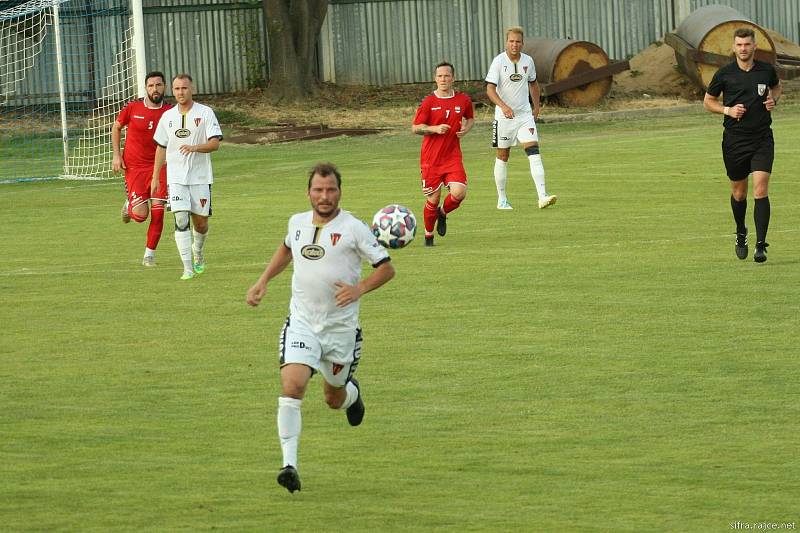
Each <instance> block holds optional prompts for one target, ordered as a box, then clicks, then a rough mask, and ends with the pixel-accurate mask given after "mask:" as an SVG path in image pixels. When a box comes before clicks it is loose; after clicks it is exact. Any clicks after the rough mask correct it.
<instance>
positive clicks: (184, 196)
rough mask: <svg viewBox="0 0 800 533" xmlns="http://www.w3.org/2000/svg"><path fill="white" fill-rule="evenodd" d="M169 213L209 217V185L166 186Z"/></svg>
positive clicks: (175, 184) (172, 184)
mask: <svg viewBox="0 0 800 533" xmlns="http://www.w3.org/2000/svg"><path fill="white" fill-rule="evenodd" d="M167 188H168V190H169V205H170V211H172V212H173V213H175V212H177V211H190V212H192V213H194V214H195V215H201V216H204V217H210V216H211V185H208V184H203V185H182V184H180V183H169V184H167Z"/></svg>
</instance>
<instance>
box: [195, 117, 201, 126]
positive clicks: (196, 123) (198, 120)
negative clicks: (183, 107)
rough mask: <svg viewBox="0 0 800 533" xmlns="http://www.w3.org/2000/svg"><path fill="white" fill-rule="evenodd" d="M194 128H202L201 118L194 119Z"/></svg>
mask: <svg viewBox="0 0 800 533" xmlns="http://www.w3.org/2000/svg"><path fill="white" fill-rule="evenodd" d="M194 126H195V127H198V126H200V119H199V118H196V119H194Z"/></svg>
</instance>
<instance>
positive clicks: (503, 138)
mask: <svg viewBox="0 0 800 533" xmlns="http://www.w3.org/2000/svg"><path fill="white" fill-rule="evenodd" d="M500 140H501V141H510V140H511V139H509V138H508V137H506V136H502V137H500Z"/></svg>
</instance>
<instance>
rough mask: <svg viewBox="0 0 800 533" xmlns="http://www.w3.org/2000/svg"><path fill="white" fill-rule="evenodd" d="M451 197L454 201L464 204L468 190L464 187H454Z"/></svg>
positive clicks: (451, 190)
mask: <svg viewBox="0 0 800 533" xmlns="http://www.w3.org/2000/svg"><path fill="white" fill-rule="evenodd" d="M450 196H452V197H453V199H454V200H456V201H458V202H463V201H464V198H466V197H467V189H464V188H463V187H453V188H452V189H450Z"/></svg>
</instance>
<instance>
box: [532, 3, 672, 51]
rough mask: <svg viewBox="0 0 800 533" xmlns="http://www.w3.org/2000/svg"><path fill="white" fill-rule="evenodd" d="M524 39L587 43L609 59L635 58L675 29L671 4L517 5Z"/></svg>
mask: <svg viewBox="0 0 800 533" xmlns="http://www.w3.org/2000/svg"><path fill="white" fill-rule="evenodd" d="M520 23H521V26H522V27H523V28H524V29H525V30H526V32H527V34H528V35H531V36H536V37H546V38H552V39H576V40H580V41H590V42H592V43H595V44H597V45H598V46H600V47H601V48H602V49H603V50H605V52H606V53H607V54H608V56H609V57H610V58H611V59H625V58H628V57H631V56H633V55H636V54H637V53H638V52H639V51H640V50H642V49H644V48H646V47H647V46H649V45H650V44H651V43H652V42H653V41H657V40H660V39H661V38H662V37H663V35H664V33H665V32H668V31H670V30H671V29H672V28H673V27H675V24H674V20H673V15H672V0H538V1H536V2H525V1H520Z"/></svg>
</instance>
